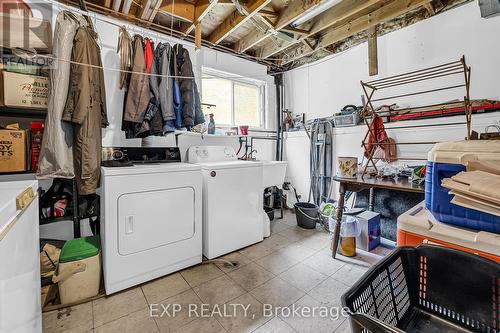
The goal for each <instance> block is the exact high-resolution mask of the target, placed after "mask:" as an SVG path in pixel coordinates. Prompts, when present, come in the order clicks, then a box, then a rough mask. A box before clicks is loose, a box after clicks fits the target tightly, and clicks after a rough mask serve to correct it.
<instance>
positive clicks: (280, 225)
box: [271, 220, 291, 234]
mask: <svg viewBox="0 0 500 333" xmlns="http://www.w3.org/2000/svg"><path fill="white" fill-rule="evenodd" d="M290 227H291V226H289V225H288V224H286V223H284V222H281V220H277V221H276V220H275V221H271V234H273V233H277V232H280V231H283V230H285V229H288V228H290Z"/></svg>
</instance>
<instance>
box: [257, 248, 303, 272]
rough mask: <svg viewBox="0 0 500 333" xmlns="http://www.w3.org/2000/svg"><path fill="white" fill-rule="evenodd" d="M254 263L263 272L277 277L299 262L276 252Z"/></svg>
mask: <svg viewBox="0 0 500 333" xmlns="http://www.w3.org/2000/svg"><path fill="white" fill-rule="evenodd" d="M255 263H256V264H257V265H259V266H261V267H263V268H264V269H265V270H267V271H269V272H271V273H273V274H276V275H278V274H280V273H282V272H284V271H286V270H287V269H289V268H290V267H292V266H293V265H296V264H298V263H299V260H297V259H294V258H292V257H291V256H287V255H286V254H284V253H280V252H279V251H278V252H274V253H271V254H270V255H268V256H265V257H263V258H260V259H259V260H256V261H255Z"/></svg>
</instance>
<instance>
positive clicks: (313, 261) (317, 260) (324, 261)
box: [303, 252, 345, 275]
mask: <svg viewBox="0 0 500 333" xmlns="http://www.w3.org/2000/svg"><path fill="white" fill-rule="evenodd" d="M303 263H304V264H305V265H307V266H309V267H311V268H312V269H314V270H316V271H318V272H320V273H323V274H325V275H332V274H334V273H335V272H337V271H338V270H339V269H341V268H342V267H343V266H344V265H345V262H343V261H340V260H338V259H333V258H332V257H331V256H327V255H325V254H323V253H321V252H318V253H315V254H313V255H312V256H310V257H308V258H307V259H306V260H304V261H303Z"/></svg>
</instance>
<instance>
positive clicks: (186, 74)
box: [174, 44, 205, 129]
mask: <svg viewBox="0 0 500 333" xmlns="http://www.w3.org/2000/svg"><path fill="white" fill-rule="evenodd" d="M174 51H175V58H176V62H177V63H176V67H175V68H176V70H177V71H176V76H178V77H179V78H178V79H177V82H178V83H179V89H180V92H181V95H182V120H183V122H184V126H185V127H187V128H188V129H191V128H192V127H193V126H195V125H198V124H201V123H203V122H205V117H204V116H203V112H202V110H201V105H200V103H199V101H200V99H199V96H196V95H197V94H198V91H197V90H198V89H197V88H196V82H195V80H194V72H193V65H192V63H191V58H190V57H189V51H188V50H186V49H185V48H184V47H183V46H182V45H180V44H176V45H175V46H174ZM196 114H198V115H196ZM202 119H203V120H202Z"/></svg>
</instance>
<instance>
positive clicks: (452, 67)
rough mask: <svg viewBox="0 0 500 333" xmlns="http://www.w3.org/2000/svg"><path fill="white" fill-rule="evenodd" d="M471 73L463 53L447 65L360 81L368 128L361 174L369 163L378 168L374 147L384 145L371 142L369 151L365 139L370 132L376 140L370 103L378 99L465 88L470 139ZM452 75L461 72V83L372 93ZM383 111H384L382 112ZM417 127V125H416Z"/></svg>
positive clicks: (374, 112)
mask: <svg viewBox="0 0 500 333" xmlns="http://www.w3.org/2000/svg"><path fill="white" fill-rule="evenodd" d="M470 73H471V68H470V67H469V66H467V64H466V62H465V56H462V57H461V58H460V59H459V60H457V61H453V62H449V63H446V64H442V65H437V66H433V67H428V68H424V69H420V70H416V71H411V72H406V73H402V74H398V75H393V76H389V77H386V78H381V79H376V80H372V81H367V82H363V81H360V82H361V87H362V88H363V92H364V93H365V96H366V98H367V103H366V104H365V106H364V108H363V112H362V114H363V121H364V123H365V124H366V126H367V127H368V131H367V132H366V134H365V136H364V138H363V140H362V143H361V146H362V147H363V148H364V150H365V153H368V154H367V155H368V157H367V161H366V163H365V165H364V167H363V172H362V176H364V175H365V174H366V170H367V168H368V165H369V164H370V163H371V164H372V165H373V167H374V168H375V170H377V166H376V162H375V161H374V159H375V158H374V156H373V155H374V153H375V150H376V148H377V147H383V146H384V145H385V144H386V143H384V142H378V141H376V142H373V143H371V144H372V145H373V148H372V149H371V151H368V142H367V139H368V137H369V135H370V134H371V135H372V136H373V137H374V138H375V140H376V135H374V134H375V133H374V132H373V123H374V119H375V117H373V115H374V114H379V112H377V111H375V110H376V109H375V107H374V106H373V102H378V101H386V100H392V99H398V98H403V97H408V96H416V95H424V94H429V93H434V92H438V91H444V90H452V89H458V88H465V95H464V97H463V106H464V113H465V120H466V126H467V140H470V138H471V129H472V127H471V121H472V108H471V101H470ZM454 75H463V83H461V82H460V84H453V85H447V86H443V87H438V88H435V89H428V90H420V91H414V92H408V93H403V94H399V95H393V96H389V97H381V98H374V94H375V92H376V91H380V90H384V89H387V88H393V87H398V86H406V85H410V84H412V83H416V82H422V81H427V80H433V79H437V78H443V77H446V76H454ZM449 103H450V102H445V103H439V104H430V105H424V106H419V107H418V108H425V107H439V106H441V105H445V104H449ZM381 113H383V112H381ZM370 117H371V120H370V121H369V118H370ZM425 126H426V125H422V126H421V127H425ZM419 127H420V126H419ZM396 144H399V145H408V144H412V145H413V144H429V142H401V143H396Z"/></svg>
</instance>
